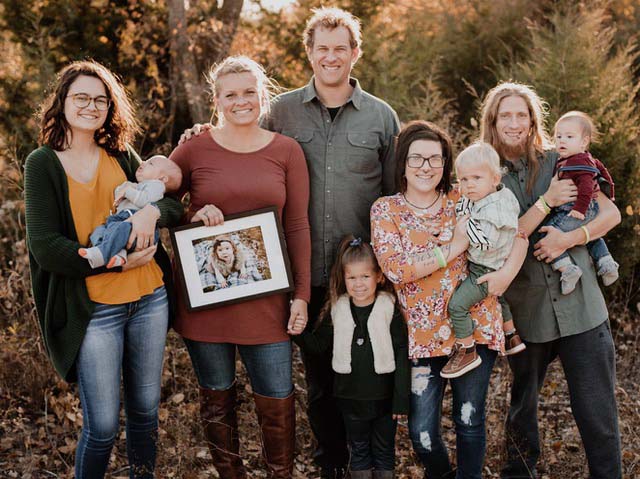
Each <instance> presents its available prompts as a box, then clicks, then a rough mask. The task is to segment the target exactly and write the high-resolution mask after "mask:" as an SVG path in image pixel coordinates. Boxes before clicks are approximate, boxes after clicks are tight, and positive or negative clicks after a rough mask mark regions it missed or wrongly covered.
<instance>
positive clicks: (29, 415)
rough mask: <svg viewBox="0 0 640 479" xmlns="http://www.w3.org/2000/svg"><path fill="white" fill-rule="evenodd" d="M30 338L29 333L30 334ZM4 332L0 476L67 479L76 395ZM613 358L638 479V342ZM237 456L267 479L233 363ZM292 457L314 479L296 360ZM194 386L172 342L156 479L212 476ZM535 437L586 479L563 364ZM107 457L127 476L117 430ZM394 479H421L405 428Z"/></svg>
mask: <svg viewBox="0 0 640 479" xmlns="http://www.w3.org/2000/svg"><path fill="white" fill-rule="evenodd" d="M29 329H31V328H29ZM18 333H19V332H18V331H16V330H15V329H12V328H11V327H10V328H8V329H7V330H6V331H4V332H3V333H2V336H0V364H1V366H0V368H1V369H0V370H1V373H0V477H2V478H5V477H6V478H23V479H28V478H71V477H73V453H74V450H75V445H76V441H77V436H78V432H79V430H80V425H81V423H82V413H81V411H80V408H79V401H78V397H77V394H76V390H75V387H74V386H69V385H66V384H65V383H63V382H60V381H57V379H56V378H55V375H54V373H53V371H52V369H51V368H50V367H49V366H48V363H47V362H46V359H45V358H44V355H43V354H42V350H41V346H40V343H39V340H38V338H37V337H29V338H25V337H22V336H21V335H20V334H18ZM616 344H617V351H618V387H617V396H618V404H619V410H620V427H621V433H622V444H623V449H622V454H623V462H624V471H625V478H636V477H638V478H640V445H639V444H640V437H639V434H640V393H639V386H638V384H639V381H640V373H639V372H638V371H639V368H640V360H638V351H640V343H639V340H638V334H637V333H636V334H635V335H632V334H622V333H618V334H616ZM238 364H239V370H240V386H241V387H240V412H239V416H240V433H241V452H242V456H243V458H244V461H245V464H246V465H247V467H248V469H249V470H250V471H251V472H252V473H251V477H256V478H260V477H266V473H265V470H264V468H263V465H262V462H261V452H260V438H259V429H258V428H257V424H256V417H255V412H254V410H253V404H252V401H251V395H250V391H251V389H250V386H249V385H248V384H247V379H246V375H245V374H244V371H243V370H242V368H241V366H240V363H238ZM295 376H296V378H295V381H296V390H297V393H298V394H297V411H298V414H297V423H298V429H297V457H296V464H295V474H294V476H295V477H296V478H314V477H317V471H316V469H315V467H314V465H313V463H312V462H311V460H310V456H311V450H312V449H311V445H312V438H311V432H310V429H309V426H308V422H307V420H306V417H305V414H304V404H305V390H304V379H303V371H302V365H301V364H300V361H299V359H296V368H295ZM509 384H510V372H509V368H508V366H507V363H506V361H505V360H504V359H501V360H499V361H498V362H497V363H496V368H495V370H494V373H493V376H492V380H491V388H490V393H489V402H488V411H487V431H488V432H487V435H488V441H487V442H488V444H487V445H488V448H487V459H486V462H485V474H484V476H485V477H487V478H497V477H499V474H498V471H499V467H500V463H501V458H502V454H503V450H502V446H503V437H504V433H503V432H504V427H503V419H504V413H505V411H506V409H507V405H508V401H509ZM197 418H198V396H197V383H196V381H195V377H194V375H193V372H192V370H191V366H190V363H189V357H188V354H187V351H186V349H185V348H184V346H183V344H182V342H181V341H180V339H179V338H178V337H177V336H176V335H175V333H171V334H170V335H169V340H168V347H167V351H166V359H165V368H164V378H163V389H162V404H161V409H160V438H159V455H158V468H157V477H159V478H184V479H191V478H193V479H196V478H206V477H214V478H215V477H218V476H217V474H216V472H215V469H214V468H213V467H212V465H211V463H210V461H209V453H208V451H207V449H206V447H205V443H204V440H203V437H202V433H201V431H200V426H199V423H198V420H197ZM540 428H541V434H542V439H543V451H544V452H543V457H542V465H541V472H542V477H543V478H548V479H555V478H563V479H568V478H583V477H586V476H587V474H588V472H587V467H586V460H585V457H584V452H583V450H582V446H581V442H580V437H579V434H578V430H577V427H576V425H575V423H574V421H573V419H572V416H571V411H570V407H569V397H568V393H567V388H566V383H565V381H564V379H563V373H562V368H561V365H560V364H559V362H558V361H556V362H554V363H553V364H552V366H551V368H550V370H549V374H548V377H547V381H546V384H545V387H544V389H543V392H542V396H541V404H540ZM443 429H444V434H445V439H446V442H447V443H448V444H449V445H450V446H453V445H454V444H455V435H454V431H453V423H452V421H451V419H450V397H449V395H447V398H446V399H445V413H444V418H443ZM122 431H123V432H122V434H121V436H120V439H119V440H118V442H117V445H116V447H115V448H114V451H113V455H112V458H111V465H110V474H111V476H110V477H112V478H126V477H128V469H127V466H126V451H125V442H124V430H123V428H122ZM397 458H398V460H397V464H398V465H397V468H396V471H397V473H398V474H397V475H398V477H401V478H413V477H415V478H420V477H422V475H421V469H420V467H419V466H418V464H417V462H416V458H415V456H414V455H413V453H412V450H411V444H410V442H409V439H408V436H407V429H406V425H402V426H400V427H399V433H398V438H397Z"/></svg>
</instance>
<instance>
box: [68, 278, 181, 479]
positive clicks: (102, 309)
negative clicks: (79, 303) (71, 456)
mask: <svg viewBox="0 0 640 479" xmlns="http://www.w3.org/2000/svg"><path fill="white" fill-rule="evenodd" d="M168 321H169V307H168V303H167V293H166V291H165V288H164V286H162V287H160V288H157V289H156V290H155V291H154V292H153V293H152V294H149V295H147V296H143V297H142V298H140V299H139V300H138V301H134V302H132V303H126V304H115V305H111V304H96V308H95V311H94V313H93V316H92V317H91V321H90V322H89V326H88V328H87V332H86V334H85V337H84V339H83V341H82V345H81V347H80V352H79V353H78V359H77V369H78V389H79V393H80V402H81V404H82V416H83V425H82V433H81V435H80V440H79V441H78V447H77V449H76V464H75V472H76V478H77V479H99V478H101V477H104V475H105V472H106V470H107V466H108V464H109V456H110V455H111V449H112V447H113V444H114V442H115V440H116V437H117V435H118V425H119V418H120V376H121V375H122V379H123V382H124V404H125V412H126V419H127V421H126V431H127V455H128V457H129V466H130V469H129V477H131V478H152V477H153V471H154V467H155V461H156V440H157V435H158V404H159V403H160V382H161V376H162V356H163V353H164V345H165V338H166V336H167V328H168Z"/></svg>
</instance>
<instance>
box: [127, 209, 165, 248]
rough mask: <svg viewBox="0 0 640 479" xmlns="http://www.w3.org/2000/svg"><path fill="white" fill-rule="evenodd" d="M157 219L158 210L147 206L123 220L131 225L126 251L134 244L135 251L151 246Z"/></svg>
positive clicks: (158, 216)
mask: <svg viewBox="0 0 640 479" xmlns="http://www.w3.org/2000/svg"><path fill="white" fill-rule="evenodd" d="M158 218H160V210H159V209H158V208H157V207H155V206H153V205H150V204H149V205H146V206H145V207H144V208H142V209H140V210H138V211H136V212H135V213H134V214H133V216H131V217H130V218H128V219H127V220H125V221H128V222H129V223H131V234H129V241H127V249H130V248H131V247H132V246H133V244H134V243H135V245H136V251H142V250H143V249H146V248H148V247H149V246H151V245H153V243H154V239H155V232H156V223H157V221H158Z"/></svg>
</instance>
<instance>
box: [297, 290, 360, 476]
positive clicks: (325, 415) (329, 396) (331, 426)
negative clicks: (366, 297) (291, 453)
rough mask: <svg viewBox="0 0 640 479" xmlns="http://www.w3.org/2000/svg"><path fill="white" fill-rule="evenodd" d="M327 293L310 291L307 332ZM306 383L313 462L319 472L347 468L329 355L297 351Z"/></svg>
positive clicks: (346, 450) (347, 458) (341, 425)
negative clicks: (299, 354)
mask: <svg viewBox="0 0 640 479" xmlns="http://www.w3.org/2000/svg"><path fill="white" fill-rule="evenodd" d="M326 293H327V290H326V289H325V288H322V287H317V286H316V287H312V288H311V301H310V302H309V322H308V323H307V329H311V328H313V327H314V326H315V324H316V320H317V318H318V314H319V313H320V309H321V308H322V305H323V304H324V300H325V296H326ZM300 353H301V356H302V362H303V363H304V374H305V380H306V383H307V401H308V404H307V415H308V417H309V425H310V426H311V430H312V431H313V435H314V437H315V439H316V443H317V446H316V450H315V451H314V452H313V460H314V462H315V463H316V464H317V465H318V466H319V467H320V468H322V469H326V470H331V469H335V468H346V467H347V463H348V462H349V451H348V449H347V436H346V432H345V429H344V423H343V420H342V415H341V413H340V410H339V408H338V406H337V403H336V399H335V397H334V396H333V380H334V376H335V373H334V371H333V368H332V367H331V356H332V353H331V351H327V352H326V353H324V354H314V353H312V352H310V351H306V350H305V349H303V348H300Z"/></svg>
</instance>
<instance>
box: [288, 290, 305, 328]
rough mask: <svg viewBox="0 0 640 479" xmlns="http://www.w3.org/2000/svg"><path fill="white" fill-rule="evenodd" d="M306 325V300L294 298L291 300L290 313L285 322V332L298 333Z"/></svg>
mask: <svg viewBox="0 0 640 479" xmlns="http://www.w3.org/2000/svg"><path fill="white" fill-rule="evenodd" d="M306 326H307V302H306V301H304V300H302V299H294V300H293V301H292V302H291V314H290V316H289V322H288V324H287V333H288V334H292V335H294V336H295V335H298V334H300V333H302V331H304V328H305V327H306Z"/></svg>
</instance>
